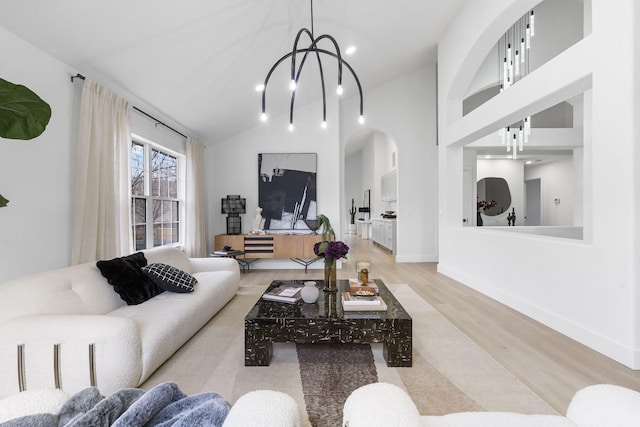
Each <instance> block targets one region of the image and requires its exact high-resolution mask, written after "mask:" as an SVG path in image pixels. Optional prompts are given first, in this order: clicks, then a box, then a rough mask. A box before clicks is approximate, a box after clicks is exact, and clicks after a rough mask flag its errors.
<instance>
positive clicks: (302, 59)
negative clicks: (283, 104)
mask: <svg viewBox="0 0 640 427" xmlns="http://www.w3.org/2000/svg"><path fill="white" fill-rule="evenodd" d="M305 36H307V37H308V38H309V45H308V47H299V46H298V45H299V43H300V42H301V40H300V39H301V38H303V37H305ZM323 40H325V41H326V42H328V43H326V44H328V45H329V46H330V47H329V48H331V47H333V50H326V49H323V48H321V47H319V46H318V44H319V43H320V42H321V41H323ZM309 54H312V55H314V56H315V57H316V60H317V63H318V70H319V73H320V84H321V87H322V124H321V125H322V127H323V128H326V127H327V97H326V89H325V82H324V68H323V64H322V58H323V55H326V56H330V57H332V58H334V59H335V60H336V61H337V65H338V85H337V88H336V93H337V94H338V95H342V92H343V89H342V70H343V68H346V69H347V70H349V72H350V73H351V75H352V76H353V78H354V79H355V81H356V84H357V86H358V92H359V94H360V117H359V118H358V121H359V123H360V124H362V123H364V107H363V98H362V86H361V85H360V79H358V76H357V75H356V73H355V71H353V68H351V66H350V65H349V64H348V63H347V61H345V60H344V59H343V57H342V54H341V53H340V47H339V46H338V42H337V41H336V39H335V38H333V37H332V36H330V35H328V34H323V35H321V36H319V37H317V38H316V37H315V36H314V33H313V0H311V30H308V29H307V28H302V29H300V30H299V31H298V34H297V35H296V38H295V41H294V43H293V49H292V50H291V52H289V53H287V54H286V55H284V56H283V57H282V58H280V59H278V60H277V61H276V63H275V64H273V66H272V67H271V69H270V70H269V72H268V73H267V77H266V78H265V79H264V84H262V85H260V86H258V87H257V88H256V90H259V91H262V114H261V116H260V119H261V120H262V121H266V120H267V107H266V99H267V86H268V84H269V79H270V78H271V74H272V73H273V72H274V71H275V69H276V68H277V67H278V66H279V65H280V64H281V63H283V62H284V61H285V60H287V59H288V58H291V81H290V82H289V89H290V90H291V105H290V107H289V130H293V107H294V104H295V99H296V88H297V86H298V80H299V79H300V74H301V73H302V69H303V67H304V65H305V63H306V61H307V58H308V56H309Z"/></svg>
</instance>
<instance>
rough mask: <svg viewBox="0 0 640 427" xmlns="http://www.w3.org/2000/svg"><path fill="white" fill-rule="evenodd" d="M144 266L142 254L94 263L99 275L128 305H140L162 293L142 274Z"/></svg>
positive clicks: (145, 260)
mask: <svg viewBox="0 0 640 427" xmlns="http://www.w3.org/2000/svg"><path fill="white" fill-rule="evenodd" d="M145 265H147V259H146V258H145V257H144V254H143V253H142V252H136V253H135V254H132V255H127V256H125V257H121V258H114V259H110V260H105V261H98V262H96V266H97V267H98V269H99V270H100V273H102V275H103V276H104V277H105V278H106V279H107V282H109V284H110V285H111V286H113V290H114V291H116V292H117V293H118V295H120V298H122V300H123V301H124V302H126V303H127V304H128V305H137V304H140V303H142V302H145V301H146V300H148V299H150V298H153V297H154V296H156V295H158V294H159V293H161V292H164V290H162V289H161V288H159V287H158V286H156V284H155V283H153V281H151V280H150V279H149V278H148V277H147V276H146V275H145V274H144V273H143V272H142V267H144V266H145Z"/></svg>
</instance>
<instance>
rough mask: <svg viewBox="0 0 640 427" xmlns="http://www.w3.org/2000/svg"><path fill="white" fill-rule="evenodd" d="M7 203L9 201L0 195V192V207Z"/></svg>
mask: <svg viewBox="0 0 640 427" xmlns="http://www.w3.org/2000/svg"><path fill="white" fill-rule="evenodd" d="M7 203H9V201H8V200H7V199H5V198H4V197H2V194H0V208H4V207H5V206H7Z"/></svg>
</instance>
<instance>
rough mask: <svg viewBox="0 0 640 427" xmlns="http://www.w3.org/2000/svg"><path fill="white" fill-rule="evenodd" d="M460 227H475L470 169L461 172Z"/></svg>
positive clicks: (472, 184) (473, 183) (472, 183)
mask: <svg viewBox="0 0 640 427" xmlns="http://www.w3.org/2000/svg"><path fill="white" fill-rule="evenodd" d="M462 180H463V182H462V226H463V227H472V226H474V225H476V210H475V209H474V205H475V203H473V186H474V185H475V182H473V174H472V173H471V169H463V170H462Z"/></svg>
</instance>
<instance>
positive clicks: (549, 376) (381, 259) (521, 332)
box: [241, 236, 640, 414]
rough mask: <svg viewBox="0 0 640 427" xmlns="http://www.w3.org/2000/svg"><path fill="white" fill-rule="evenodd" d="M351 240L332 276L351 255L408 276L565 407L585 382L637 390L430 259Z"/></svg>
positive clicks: (636, 380)
mask: <svg viewBox="0 0 640 427" xmlns="http://www.w3.org/2000/svg"><path fill="white" fill-rule="evenodd" d="M342 240H343V241H344V242H345V243H347V244H348V245H349V247H350V251H349V255H348V256H347V257H348V260H347V262H346V263H345V265H343V268H342V269H339V270H338V278H339V279H347V278H353V277H355V261H356V260H359V259H366V260H370V261H371V264H372V268H371V270H372V271H371V274H370V277H371V278H380V279H382V280H383V281H384V282H385V283H408V284H409V285H410V286H411V288H412V289H413V290H414V291H416V292H417V293H418V294H419V295H420V296H422V297H423V298H424V299H425V300H426V301H428V302H429V303H430V304H431V305H432V306H434V307H435V308H436V309H437V310H438V311H439V312H440V313H441V314H442V315H443V316H444V317H446V318H447V319H448V320H449V321H450V322H451V323H453V324H454V325H456V327H458V329H460V330H461V331H462V332H463V333H464V334H465V335H466V336H467V337H469V338H470V339H471V340H473V341H474V342H475V343H476V344H477V345H479V346H480V347H481V348H482V349H484V350H485V351H486V352H487V353H489V354H490V355H491V356H492V357H493V358H494V359H496V360H497V361H498V362H499V363H501V364H502V365H503V366H504V367H505V368H506V369H507V370H509V371H510V372H511V373H512V374H513V375H515V376H516V377H517V378H518V379H520V380H521V381H522V382H523V383H524V384H526V385H527V386H528V387H529V388H530V389H531V390H533V391H534V392H535V393H537V394H538V395H539V396H540V397H541V398H543V399H544V400H545V401H547V403H549V404H550V405H551V406H552V407H553V408H554V409H555V410H556V411H558V412H559V413H560V414H565V413H566V410H567V406H568V405H569V402H570V400H571V397H572V396H573V395H574V394H575V392H576V391H577V390H579V389H581V388H582V387H585V386H587V385H590V384H601V383H607V384H616V385H621V386H625V387H629V388H632V389H634V390H639V391H640V371H634V370H632V369H629V368H627V367H625V366H623V365H621V364H619V363H617V362H615V361H613V360H611V359H609V358H607V357H605V356H603V355H601V354H600V353H597V352H595V351H593V350H591V349H589V348H587V347H585V346H584V345H582V344H579V343H577V342H575V341H574V340H572V339H570V338H567V337H566V336H564V335H562V334H560V333H558V332H555V331H554V330H552V329H550V328H548V327H546V326H544V325H542V324H540V323H539V322H536V321H535V320H532V319H530V318H528V317H526V316H524V315H522V314H520V313H518V312H517V311H515V310H512V309H510V308H508V307H507V306H505V305H503V304H500V303H498V302H496V301H495V300H493V299H491V298H488V297H486V296H484V295H483V294H480V293H479V292H476V291H474V290H473V289H471V288H469V287H467V286H464V285H462V284H461V283H459V282H456V281H455V280H452V279H450V278H448V277H446V276H444V275H442V274H439V273H438V272H437V271H436V268H437V265H436V264H435V263H396V262H395V258H394V257H393V256H391V255H390V254H389V252H388V251H386V250H384V249H381V248H379V247H378V246H376V245H374V244H373V243H372V241H371V240H363V239H361V238H359V237H357V236H345V237H343V238H342ZM259 263H260V262H258V263H256V264H254V265H253V266H252V267H251V270H250V271H249V272H246V273H243V274H242V279H241V281H242V284H269V283H271V281H272V280H275V279H284V278H289V279H305V278H306V279H321V278H322V274H323V273H322V270H321V269H311V268H310V269H309V270H308V272H307V273H306V274H305V273H304V270H266V269H265V270H260V264H259Z"/></svg>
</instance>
